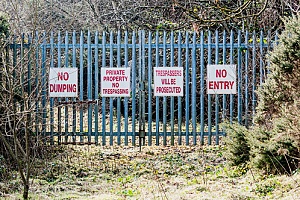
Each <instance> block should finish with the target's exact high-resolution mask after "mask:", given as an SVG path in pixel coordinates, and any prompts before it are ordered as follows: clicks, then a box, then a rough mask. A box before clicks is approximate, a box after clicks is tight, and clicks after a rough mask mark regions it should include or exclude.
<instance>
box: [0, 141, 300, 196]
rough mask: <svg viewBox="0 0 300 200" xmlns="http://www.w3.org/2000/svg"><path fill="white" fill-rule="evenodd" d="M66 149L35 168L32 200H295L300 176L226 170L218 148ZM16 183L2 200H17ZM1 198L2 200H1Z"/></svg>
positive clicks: (0, 188)
mask: <svg viewBox="0 0 300 200" xmlns="http://www.w3.org/2000/svg"><path fill="white" fill-rule="evenodd" d="M139 150H140V149H139V147H124V146H117V147H116V146H114V147H110V146H109V147H102V146H92V145H91V146H71V145H70V146H64V147H62V149H56V150H53V157H52V158H51V159H45V160H39V162H40V164H39V163H38V162H37V166H36V167H35V168H34V169H33V170H34V172H35V176H34V177H33V178H32V184H31V188H30V198H31V199H89V200H91V199H101V200H102V199H172V200H173V199H174V200H177V199H178V200H179V199H299V198H300V186H299V183H300V175H299V174H298V173H297V172H296V173H295V174H294V175H293V176H285V175H281V176H271V175H268V176H267V175H263V174H262V173H261V172H258V171H255V170H253V169H252V170H251V169H250V170H246V169H244V168H237V167H229V166H228V165H227V163H226V159H225V158H224V155H223V153H224V147H222V146H192V147H187V146H170V147H168V146H167V147H163V146H160V147H155V146H154V147H143V148H142V151H141V152H140V151H139ZM21 189H22V185H21V182H20V180H19V179H18V177H16V179H14V180H11V181H7V182H3V183H0V198H1V199H20V198H21ZM1 196H2V197H1Z"/></svg>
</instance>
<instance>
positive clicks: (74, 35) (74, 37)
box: [72, 31, 96, 143]
mask: <svg viewBox="0 0 300 200" xmlns="http://www.w3.org/2000/svg"><path fill="white" fill-rule="evenodd" d="M75 44H76V32H75V31H73V35H72V45H73V48H72V67H73V68H77V66H76V47H75ZM77 90H78V88H77ZM72 101H73V102H76V98H75V97H73V99H72ZM76 112H77V110H76V105H75V104H73V121H72V141H73V143H75V142H76V134H75V132H76V124H77V122H76ZM95 131H96V130H95Z"/></svg>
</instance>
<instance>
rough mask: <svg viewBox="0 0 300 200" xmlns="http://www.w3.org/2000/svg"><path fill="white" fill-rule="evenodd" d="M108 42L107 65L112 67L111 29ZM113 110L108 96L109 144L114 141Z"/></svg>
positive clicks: (112, 41) (112, 37)
mask: <svg viewBox="0 0 300 200" xmlns="http://www.w3.org/2000/svg"><path fill="white" fill-rule="evenodd" d="M109 42H110V43H109V44H110V47H109V67H111V68H112V67H114V53H113V46H112V44H113V43H114V34H113V32H112V31H111V32H110V36H109ZM113 110H114V107H113V99H112V98H109V132H110V137H109V145H110V146H112V145H113V141H114V138H113V132H114V123H113V122H114V120H113V117H114V115H113Z"/></svg>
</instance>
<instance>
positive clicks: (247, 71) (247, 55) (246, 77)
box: [241, 31, 249, 127]
mask: <svg viewBox="0 0 300 200" xmlns="http://www.w3.org/2000/svg"><path fill="white" fill-rule="evenodd" d="M248 39H249V33H248V31H246V34H245V44H246V46H248ZM244 51H245V87H244V88H245V112H244V118H245V122H244V124H245V126H246V127H248V118H249V116H248V115H249V114H248V112H249V89H248V88H249V87H248V84H249V80H248V79H249V77H248V73H249V70H248V69H249V66H248V65H249V61H248V57H249V50H248V48H247V49H245V50H244ZM241 104H242V102H241Z"/></svg>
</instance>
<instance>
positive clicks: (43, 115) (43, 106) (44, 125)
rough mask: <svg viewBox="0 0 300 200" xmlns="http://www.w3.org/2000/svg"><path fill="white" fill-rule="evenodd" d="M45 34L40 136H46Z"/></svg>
mask: <svg viewBox="0 0 300 200" xmlns="http://www.w3.org/2000/svg"><path fill="white" fill-rule="evenodd" d="M46 62H47V57H46V33H45V32H44V33H43V45H42V113H43V114H42V118H43V119H42V135H43V136H44V137H45V135H46V128H47V127H46V118H47V106H46V103H47V102H46V100H47V86H46V83H47V77H46Z"/></svg>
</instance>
